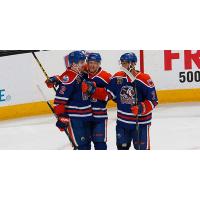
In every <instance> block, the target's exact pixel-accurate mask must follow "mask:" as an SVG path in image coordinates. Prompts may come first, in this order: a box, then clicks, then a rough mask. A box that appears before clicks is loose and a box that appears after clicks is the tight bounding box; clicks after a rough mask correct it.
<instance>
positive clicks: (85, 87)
mask: <svg viewBox="0 0 200 200" xmlns="http://www.w3.org/2000/svg"><path fill="white" fill-rule="evenodd" d="M95 90H96V83H95V82H91V81H83V82H82V92H83V93H86V94H87V95H89V96H91V95H92V94H94V92H95Z"/></svg>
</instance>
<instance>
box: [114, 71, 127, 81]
mask: <svg viewBox="0 0 200 200" xmlns="http://www.w3.org/2000/svg"><path fill="white" fill-rule="evenodd" d="M112 78H113V79H114V78H126V73H125V72H123V71H119V72H116V73H115V74H114V75H113V77H112Z"/></svg>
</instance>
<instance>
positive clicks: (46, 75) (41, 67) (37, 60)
mask: <svg viewBox="0 0 200 200" xmlns="http://www.w3.org/2000/svg"><path fill="white" fill-rule="evenodd" d="M32 54H33V57H34V58H35V60H36V62H37V63H38V65H39V67H40V69H41V70H42V72H43V73H44V75H45V77H46V78H47V79H49V76H48V74H47V73H46V70H45V69H44V67H43V66H42V63H41V62H40V61H39V59H38V57H37V56H36V55H35V52H32ZM53 89H54V91H55V92H56V88H55V86H53Z"/></svg>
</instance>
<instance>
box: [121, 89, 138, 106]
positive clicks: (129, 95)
mask: <svg viewBox="0 0 200 200" xmlns="http://www.w3.org/2000/svg"><path fill="white" fill-rule="evenodd" d="M134 96H135V90H134V88H133V87H132V86H128V85H126V86H123V87H122V89H121V91H120V100H121V103H122V104H131V105H132V104H134V103H135V98H134Z"/></svg>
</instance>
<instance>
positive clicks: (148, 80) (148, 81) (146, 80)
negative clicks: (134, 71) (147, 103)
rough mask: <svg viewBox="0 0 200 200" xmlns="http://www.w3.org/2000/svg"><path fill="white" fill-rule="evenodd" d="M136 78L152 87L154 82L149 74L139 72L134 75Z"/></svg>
mask: <svg viewBox="0 0 200 200" xmlns="http://www.w3.org/2000/svg"><path fill="white" fill-rule="evenodd" d="M136 79H137V80H138V81H140V82H142V83H143V84H144V85H146V86H148V87H154V83H153V81H152V79H151V76H150V75H149V74H146V73H142V72H139V74H138V75H137V76H136Z"/></svg>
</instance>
